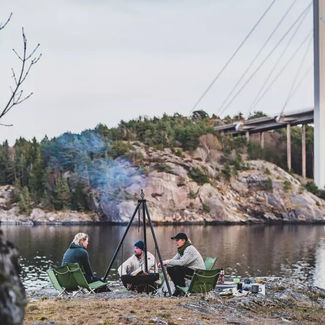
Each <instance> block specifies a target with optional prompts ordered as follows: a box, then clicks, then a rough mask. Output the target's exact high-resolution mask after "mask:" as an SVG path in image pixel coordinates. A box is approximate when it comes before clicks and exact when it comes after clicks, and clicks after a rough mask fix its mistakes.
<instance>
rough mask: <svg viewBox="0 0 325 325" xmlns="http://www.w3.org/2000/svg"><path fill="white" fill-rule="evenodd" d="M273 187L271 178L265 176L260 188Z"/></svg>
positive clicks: (268, 189) (265, 189) (268, 188)
mask: <svg viewBox="0 0 325 325" xmlns="http://www.w3.org/2000/svg"><path fill="white" fill-rule="evenodd" d="M272 189H273V183H272V179H271V178H267V179H266V180H265V181H264V182H263V183H261V190H264V191H270V190H272Z"/></svg>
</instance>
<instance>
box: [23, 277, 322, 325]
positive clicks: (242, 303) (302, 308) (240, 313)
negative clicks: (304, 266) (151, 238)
mask: <svg viewBox="0 0 325 325" xmlns="http://www.w3.org/2000/svg"><path fill="white" fill-rule="evenodd" d="M264 281H266V294H265V295H262V294H252V293H249V292H247V294H246V295H241V296H233V295H229V296H227V297H221V296H220V294H219V293H218V292H212V293H209V294H207V295H205V296H202V295H194V296H190V297H188V298H184V297H182V298H176V297H171V298H169V297H164V298H162V297H161V296H159V295H157V296H150V297H148V296H147V295H145V294H137V293H133V292H129V291H126V290H123V289H121V288H120V287H118V286H117V285H115V286H113V292H108V293H97V294H94V295H84V294H80V295H79V296H78V297H76V298H71V297H70V298H69V297H68V298H67V297H64V298H59V299H58V298H54V297H55V295H57V293H55V292H54V291H52V290H43V291H42V290H40V291H38V292H27V293H28V299H29V304H28V306H27V308H26V314H25V322H24V324H26V325H36V324H38V325H40V324H78V322H79V323H80V322H81V321H82V322H83V323H84V324H170V325H172V324H174V325H175V324H197V325H207V324H241V325H245V324H323V320H324V319H325V290H324V289H321V288H318V287H315V286H313V285H312V284H311V283H310V282H309V281H306V279H305V278H304V276H303V274H302V273H297V274H296V275H293V276H291V277H290V278H264ZM80 309H82V312H81V313H80V314H78V310H79V311H80ZM89 315H90V316H89ZM40 320H41V321H43V322H40Z"/></svg>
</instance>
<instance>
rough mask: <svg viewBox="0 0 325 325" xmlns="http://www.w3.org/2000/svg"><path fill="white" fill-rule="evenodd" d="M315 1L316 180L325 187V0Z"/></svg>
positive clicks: (320, 186) (317, 183) (320, 185)
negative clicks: (324, 142)
mask: <svg viewBox="0 0 325 325" xmlns="http://www.w3.org/2000/svg"><path fill="white" fill-rule="evenodd" d="M313 1H314V107H315V108H314V180H315V183H316V185H317V186H318V187H319V188H321V189H323V188H324V187H325V146H324V144H323V145H322V143H321V142H322V141H324V139H325V0H313ZM322 139H323V140H322Z"/></svg>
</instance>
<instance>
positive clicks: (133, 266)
mask: <svg viewBox="0 0 325 325" xmlns="http://www.w3.org/2000/svg"><path fill="white" fill-rule="evenodd" d="M147 261H148V271H149V272H155V271H156V272H158V267H157V264H156V261H155V257H154V256H153V255H152V254H151V253H150V252H148V251H147ZM117 271H118V273H119V275H120V276H121V275H126V274H129V275H137V274H138V273H140V272H141V271H142V272H145V260H144V254H143V256H142V258H138V257H136V256H135V255H132V256H131V257H129V258H128V259H127V260H126V261H125V262H124V263H122V265H121V266H120V267H119V268H118V270H117Z"/></svg>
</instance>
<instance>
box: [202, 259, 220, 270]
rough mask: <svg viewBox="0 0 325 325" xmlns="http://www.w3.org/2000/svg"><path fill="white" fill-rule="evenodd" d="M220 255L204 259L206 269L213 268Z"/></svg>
mask: <svg viewBox="0 0 325 325" xmlns="http://www.w3.org/2000/svg"><path fill="white" fill-rule="evenodd" d="M217 259H218V257H207V258H206V259H205V261H204V264H205V269H206V270H212V269H213V267H214V266H215V264H216V262H217Z"/></svg>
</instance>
